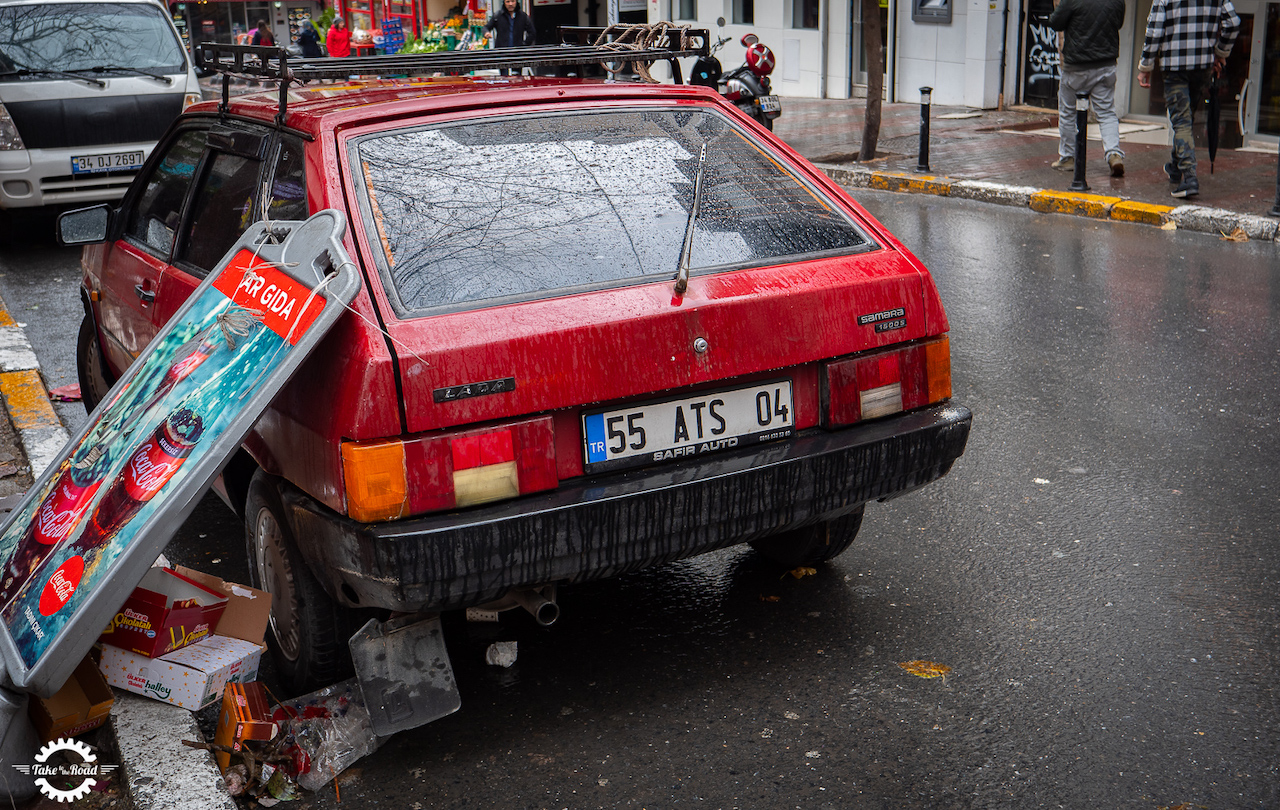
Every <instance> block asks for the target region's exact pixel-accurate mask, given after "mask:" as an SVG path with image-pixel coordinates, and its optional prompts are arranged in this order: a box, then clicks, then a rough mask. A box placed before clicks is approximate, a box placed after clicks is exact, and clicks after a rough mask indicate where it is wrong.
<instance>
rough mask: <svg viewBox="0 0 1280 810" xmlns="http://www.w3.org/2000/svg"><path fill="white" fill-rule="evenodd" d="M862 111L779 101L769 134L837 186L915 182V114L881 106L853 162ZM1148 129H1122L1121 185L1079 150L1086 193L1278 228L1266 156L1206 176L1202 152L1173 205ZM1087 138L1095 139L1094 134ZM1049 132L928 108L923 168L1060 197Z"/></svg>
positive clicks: (1096, 155) (1227, 163) (1237, 155)
mask: <svg viewBox="0 0 1280 810" xmlns="http://www.w3.org/2000/svg"><path fill="white" fill-rule="evenodd" d="M865 108H866V102H865V100H863V99H854V100H843V99H839V100H837V99H799V98H784V99H783V100H782V117H781V118H779V119H778V120H777V121H776V122H775V132H776V133H777V134H779V135H780V136H781V137H782V138H783V139H784V140H786V141H787V143H788V144H790V145H791V146H792V147H793V148H794V149H796V151H798V152H800V154H802V155H804V156H805V157H806V158H808V159H809V160H811V161H813V162H815V163H817V164H819V165H821V166H823V168H824V169H826V170H827V171H828V173H829V174H831V175H832V176H833V177H836V179H837V180H839V181H840V182H842V183H844V184H845V185H872V184H871V183H869V182H857V181H851V179H850V175H849V174H848V173H849V172H854V173H868V172H874V173H888V174H909V175H914V174H917V173H916V171H915V169H916V164H917V161H918V155H919V142H920V138H919V133H920V106H919V105H918V104H885V105H884V106H883V108H882V115H881V124H880V138H879V141H878V144H877V157H876V159H875V160H873V161H868V162H867V163H858V162H856V157H857V152H858V149H859V147H860V145H861V141H862V128H863V126H862V125H863V120H864V118H865ZM946 116H967V117H963V118H948V117H946ZM1152 126H1153V125H1152V124H1149V123H1144V124H1142V125H1141V127H1136V126H1124V127H1122V134H1121V147H1122V148H1123V149H1124V151H1125V161H1124V162H1125V175H1124V177H1111V176H1110V174H1109V172H1108V169H1107V164H1106V160H1105V159H1104V158H1103V153H1102V144H1101V142H1099V141H1096V140H1090V141H1089V142H1088V145H1087V155H1088V161H1087V164H1086V166H1087V170H1088V171H1087V174H1086V182H1087V183H1088V185H1089V186H1090V192H1089V193H1091V194H1093V195H1099V196H1106V197H1113V198H1120V199H1122V200H1127V201H1133V202H1136V203H1146V204H1149V205H1157V206H1169V207H1177V206H1188V205H1189V206H1196V207H1198V208H1199V209H1211V210H1217V211H1226V212H1233V213H1235V214H1238V215H1242V216H1245V217H1262V218H1264V219H1269V220H1270V221H1271V222H1278V223H1280V218H1275V217H1268V216H1267V214H1268V212H1269V211H1270V210H1271V207H1272V205H1273V204H1274V203H1275V202H1276V200H1275V196H1276V162H1277V156H1276V152H1275V151H1274V150H1273V151H1271V152H1256V151H1237V150H1232V149H1220V150H1219V151H1218V154H1217V159H1216V161H1215V167H1214V172H1213V173H1212V174H1211V173H1210V172H1209V154H1208V150H1207V149H1205V148H1203V144H1201V147H1200V148H1198V149H1197V159H1198V162H1199V179H1200V195H1199V196H1197V197H1193V198H1191V199H1189V200H1179V199H1176V198H1174V197H1172V196H1170V193H1169V192H1170V191H1172V190H1173V187H1172V186H1171V185H1170V184H1169V182H1168V179H1167V178H1166V177H1165V174H1164V168H1163V167H1164V164H1165V162H1166V161H1167V160H1169V147H1168V146H1167V145H1166V144H1167V140H1166V139H1167V137H1168V135H1167V133H1166V131H1164V130H1163V129H1161V128H1159V127H1158V126H1156V128H1155V129H1151V127H1152ZM1139 128H1141V129H1142V130H1143V131H1140V132H1131V133H1128V134H1126V133H1125V130H1131V129H1139ZM1091 129H1093V130H1094V131H1095V132H1096V126H1095V127H1091ZM1037 130H1050V134H1037V132H1036V131H1037ZM1056 131H1057V114H1056V112H1054V111H1053V110H1041V109H1038V108H1032V107H1018V108H1016V109H1009V110H1004V111H997V110H969V109H965V108H963V107H937V106H935V107H933V108H932V110H931V116H930V133H929V167H930V169H931V173H932V174H933V175H935V176H938V177H939V178H940V179H944V180H945V179H950V180H964V181H982V182H986V183H996V184H999V185H1002V186H1010V187H1017V188H1023V189H1026V188H1030V189H1037V190H1046V191H1052V192H1064V193H1065V192H1067V191H1068V190H1069V188H1070V186H1071V182H1072V179H1073V175H1072V174H1070V173H1064V172H1059V171H1055V170H1054V169H1052V168H1050V166H1049V164H1050V163H1052V162H1053V161H1054V160H1057V158H1058V151H1057V147H1058V142H1057V137H1056ZM1144 141H1145V142H1144ZM1151 141H1156V142H1155V143H1152V142H1151ZM838 170H842V171H843V173H842V172H841V171H838ZM879 187H883V186H879ZM903 190H915V191H919V190H925V189H922V188H912V189H903ZM934 193H940V192H938V191H935V192H934ZM1255 224H1260V223H1255ZM1179 225H1182V223H1181V222H1180V223H1179ZM1205 230H1211V229H1210V228H1205ZM1270 231H1272V233H1271V236H1270V238H1273V239H1274V238H1275V235H1274V231H1275V226H1272V227H1271V228H1270Z"/></svg>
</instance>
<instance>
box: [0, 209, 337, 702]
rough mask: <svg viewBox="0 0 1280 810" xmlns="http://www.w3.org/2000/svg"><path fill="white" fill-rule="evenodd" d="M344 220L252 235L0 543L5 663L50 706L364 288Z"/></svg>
mask: <svg viewBox="0 0 1280 810" xmlns="http://www.w3.org/2000/svg"><path fill="white" fill-rule="evenodd" d="M345 228H346V221H345V219H344V218H343V216H342V214H340V213H338V212H337V211H332V210H329V211H321V212H320V213H317V214H316V215H315V216H313V217H311V218H310V219H308V220H307V221H306V222H272V223H267V222H259V223H257V224H255V225H253V226H251V227H250V228H249V230H248V231H247V232H246V233H245V234H244V235H243V236H242V237H241V238H240V240H239V241H238V242H237V244H236V245H235V246H234V247H232V249H231V250H230V251H229V252H228V253H227V255H226V257H224V259H223V262H222V263H221V265H219V268H218V269H217V270H215V271H214V272H212V273H210V274H209V276H208V277H207V278H206V279H205V280H204V282H203V283H202V284H201V285H200V286H199V287H198V288H197V289H196V291H195V292H194V293H193V294H192V295H191V297H190V298H189V299H188V300H187V302H186V303H185V304H184V305H183V307H182V308H181V309H180V310H179V311H178V312H177V314H175V315H174V316H173V318H172V319H171V320H170V321H169V323H168V324H167V325H166V326H165V327H164V329H163V330H161V332H160V334H158V335H157V336H156V337H155V339H154V340H152V342H151V343H150V344H149V345H148V346H147V349H146V350H145V351H144V352H143V353H142V354H141V355H140V356H139V357H138V358H137V360H135V361H134V363H133V364H132V365H131V366H130V367H129V369H128V371H126V372H125V374H124V375H123V377H122V378H121V379H120V380H119V382H117V383H116V385H115V387H114V388H112V390H111V392H110V394H108V395H107V397H106V398H105V399H104V400H103V402H102V404H101V405H99V406H98V408H97V409H96V410H95V411H94V412H93V414H92V415H91V416H90V418H89V421H88V423H87V424H86V425H85V427H84V428H83V429H82V430H81V431H80V433H79V434H78V435H77V436H76V437H75V438H74V439H73V440H72V441H70V442H69V443H68V444H67V446H66V447H65V448H64V450H63V452H62V454H61V456H60V457H59V458H58V460H57V461H56V462H55V463H54V464H52V465H51V466H50V467H49V469H48V470H46V472H45V473H44V475H43V476H41V478H40V480H39V481H37V482H36V485H35V486H33V487H32V488H31V490H30V491H29V492H28V493H27V496H26V498H25V500H24V501H23V503H22V505H21V506H20V507H19V508H17V509H15V510H14V511H13V512H11V513H10V515H9V520H8V522H7V524H5V526H4V528H3V530H0V560H3V561H4V567H3V569H0V656H2V657H3V660H4V665H5V667H6V669H7V670H8V675H9V679H10V680H11V681H12V683H13V684H14V686H16V687H18V688H19V689H23V690H25V691H29V692H36V693H39V694H51V693H52V692H53V691H56V690H57V689H58V687H60V686H61V685H62V683H63V682H64V681H65V680H66V679H67V677H69V676H70V675H71V673H72V671H73V670H74V669H75V666H76V664H78V663H79V662H80V660H81V659H82V658H83V657H84V655H85V653H86V652H87V651H88V650H89V648H90V647H91V646H92V645H93V642H94V641H95V640H96V639H97V638H98V635H99V634H100V633H101V632H102V630H103V627H105V626H106V625H107V624H108V622H110V621H111V619H112V617H113V616H115V615H116V613H117V612H118V611H119V610H120V609H121V606H122V604H123V603H124V601H125V599H126V598H127V597H128V596H129V595H130V593H131V592H132V591H133V589H134V586H136V585H137V584H138V582H139V581H140V580H141V579H142V577H143V575H144V574H145V573H146V572H147V569H148V568H149V567H150V566H151V564H152V562H153V561H154V560H155V558H156V555H157V554H158V553H159V552H160V551H161V550H162V549H163V548H164V546H165V545H166V544H167V543H168V541H169V538H170V537H172V535H173V533H174V532H175V531H176V530H177V528H178V527H179V526H180V525H181V524H182V522H183V521H184V520H185V519H186V517H187V515H188V514H189V513H190V512H191V510H192V509H193V508H194V507H195V504H196V503H197V502H198V501H199V499H200V496H201V495H202V493H203V492H204V491H205V490H206V489H207V488H208V486H209V484H210V483H211V481H212V480H213V478H214V477H215V476H216V475H217V474H218V472H219V471H220V470H221V469H222V466H223V465H224V464H225V463H226V461H227V459H228V458H229V457H230V456H231V455H232V453H234V452H235V450H236V448H237V447H239V445H240V442H241V441H242V440H243V439H244V437H245V436H246V434H247V433H248V432H249V430H250V429H251V428H252V426H253V424H254V422H255V421H257V419H258V417H259V416H260V415H261V414H262V412H263V411H264V410H265V409H266V407H267V406H268V405H269V404H270V402H271V400H272V399H273V398H274V397H275V395H276V393H277V392H279V390H280V389H281V388H282V387H283V386H284V384H285V382H286V381H287V380H288V379H289V377H290V376H291V375H292V374H293V372H294V371H296V370H297V368H298V366H299V365H300V364H301V363H302V361H303V360H304V359H305V358H306V356H307V355H308V354H309V353H310V352H311V350H312V349H313V348H314V347H315V346H316V344H317V343H318V342H319V341H320V339H321V338H322V337H323V336H324V334H325V333H326V332H327V331H328V329H329V328H330V327H331V326H332V324H333V323H334V321H335V320H336V319H337V318H338V316H339V315H341V314H342V311H343V309H344V307H345V305H346V304H348V303H350V301H351V300H352V299H353V298H354V297H355V294H356V292H357V291H358V290H359V286H360V280H359V275H358V273H357V271H356V268H355V265H354V264H353V263H352V262H351V261H350V259H349V258H348V257H347V254H346V252H345V251H344V250H343V248H342V245H341V237H342V234H343V231H344V230H345Z"/></svg>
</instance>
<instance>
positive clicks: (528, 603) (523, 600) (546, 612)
mask: <svg viewBox="0 0 1280 810" xmlns="http://www.w3.org/2000/svg"><path fill="white" fill-rule="evenodd" d="M548 592H549V593H550V596H551V598H550V599H548V598H547V597H546V596H545V595H544V593H548ZM511 596H512V598H513V599H515V600H516V602H517V603H518V604H519V605H520V607H522V608H524V609H525V610H527V611H529V613H530V615H532V616H533V619H534V621H536V622H537V623H538V624H539V625H541V626H543V627H550V626H551V625H553V624H555V623H556V620H557V619H559V618H560V606H559V605H557V604H556V602H555V598H556V590H555V588H553V587H552V588H545V589H543V590H533V589H529V590H522V591H514V592H512V594H511Z"/></svg>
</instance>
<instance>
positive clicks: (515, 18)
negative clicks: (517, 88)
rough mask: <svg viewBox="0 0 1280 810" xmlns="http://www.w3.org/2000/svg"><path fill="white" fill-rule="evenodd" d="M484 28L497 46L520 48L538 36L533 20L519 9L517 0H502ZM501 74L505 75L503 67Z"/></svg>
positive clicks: (529, 43) (531, 42) (532, 41)
mask: <svg viewBox="0 0 1280 810" xmlns="http://www.w3.org/2000/svg"><path fill="white" fill-rule="evenodd" d="M484 30H485V31H487V32H491V33H492V35H493V38H494V43H493V44H494V47H497V48H521V47H525V46H528V45H532V44H533V43H534V40H535V39H536V38H537V36H538V32H537V31H535V30H534V28H533V20H531V19H529V15H528V14H525V13H524V12H523V11H521V10H520V4H519V3H518V2H517V0H503V3H502V10H501V11H499V12H497V13H496V14H494V15H493V16H492V17H490V18H489V21H488V22H486V23H485V24H484ZM502 75H503V76H506V75H507V71H506V70H505V69H504V70H502Z"/></svg>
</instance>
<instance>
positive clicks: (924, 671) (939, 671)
mask: <svg viewBox="0 0 1280 810" xmlns="http://www.w3.org/2000/svg"><path fill="white" fill-rule="evenodd" d="M898 666H900V667H902V668H903V669H905V670H906V671H907V672H910V673H911V674H912V675H916V676H919V677H921V678H941V679H942V681H943V683H946V680H947V673H948V672H950V671H951V667H949V666H947V665H946V664H939V663H937V662H936V661H899V662H898Z"/></svg>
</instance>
